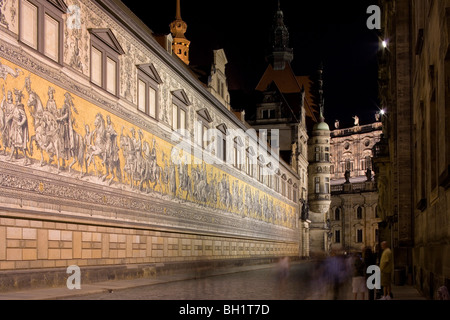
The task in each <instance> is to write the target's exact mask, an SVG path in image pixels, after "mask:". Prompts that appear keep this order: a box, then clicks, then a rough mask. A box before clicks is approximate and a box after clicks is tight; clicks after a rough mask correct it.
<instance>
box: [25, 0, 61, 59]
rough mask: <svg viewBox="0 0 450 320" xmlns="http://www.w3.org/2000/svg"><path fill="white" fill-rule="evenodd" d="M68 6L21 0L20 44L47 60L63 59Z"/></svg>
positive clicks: (59, 2)
mask: <svg viewBox="0 0 450 320" xmlns="http://www.w3.org/2000/svg"><path fill="white" fill-rule="evenodd" d="M66 12H67V6H66V4H65V3H64V2H63V1H61V0H59V1H52V2H49V1H44V0H21V1H20V7H19V39H20V42H22V43H23V44H25V45H27V46H28V47H30V48H33V49H35V50H37V51H38V52H40V53H42V54H43V55H45V56H46V57H47V58H50V59H52V60H53V61H55V62H58V63H61V62H62V59H63V56H62V54H63V32H64V31H63V23H64V21H63V14H65V13H66Z"/></svg>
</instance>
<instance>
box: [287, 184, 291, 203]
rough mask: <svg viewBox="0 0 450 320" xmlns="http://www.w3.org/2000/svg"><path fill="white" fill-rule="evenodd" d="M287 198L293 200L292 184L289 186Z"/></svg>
mask: <svg viewBox="0 0 450 320" xmlns="http://www.w3.org/2000/svg"><path fill="white" fill-rule="evenodd" d="M287 198H288V199H289V200H292V187H291V186H290V185H288V188H287Z"/></svg>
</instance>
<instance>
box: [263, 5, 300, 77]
mask: <svg viewBox="0 0 450 320" xmlns="http://www.w3.org/2000/svg"><path fill="white" fill-rule="evenodd" d="M293 57H294V55H293V50H292V48H289V31H288V28H287V27H286V25H285V24H284V13H283V11H282V10H281V6H280V0H278V7H277V11H276V13H275V16H274V19H273V25H272V34H271V36H270V48H269V52H268V56H267V60H268V62H270V63H272V65H273V68H274V69H275V70H283V69H284V68H285V66H286V63H290V62H291V61H292V59H293Z"/></svg>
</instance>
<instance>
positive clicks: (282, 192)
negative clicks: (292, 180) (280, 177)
mask: <svg viewBox="0 0 450 320" xmlns="http://www.w3.org/2000/svg"><path fill="white" fill-rule="evenodd" d="M281 195H282V196H283V197H286V181H281Z"/></svg>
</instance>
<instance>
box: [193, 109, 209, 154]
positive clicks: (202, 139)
mask: <svg viewBox="0 0 450 320" xmlns="http://www.w3.org/2000/svg"><path fill="white" fill-rule="evenodd" d="M211 122H212V118H211V115H210V114H209V112H208V110H207V109H206V108H203V109H200V110H198V111H197V123H196V129H195V136H194V138H195V142H196V143H197V145H199V146H201V147H202V148H203V149H206V148H207V147H208V144H209V141H210V138H211V137H209V132H208V130H209V125H210V123H211Z"/></svg>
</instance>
